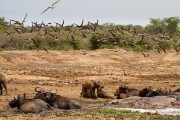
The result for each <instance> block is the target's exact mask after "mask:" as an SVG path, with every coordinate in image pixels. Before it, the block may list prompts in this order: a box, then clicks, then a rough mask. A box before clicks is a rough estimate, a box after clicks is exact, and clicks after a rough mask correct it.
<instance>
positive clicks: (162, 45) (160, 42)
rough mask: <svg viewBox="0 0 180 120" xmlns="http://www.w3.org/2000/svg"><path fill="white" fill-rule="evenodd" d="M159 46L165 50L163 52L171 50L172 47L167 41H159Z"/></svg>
mask: <svg viewBox="0 0 180 120" xmlns="http://www.w3.org/2000/svg"><path fill="white" fill-rule="evenodd" d="M158 45H159V47H160V48H161V49H163V50H166V49H170V48H171V45H170V43H169V42H167V41H162V40H161V41H158Z"/></svg>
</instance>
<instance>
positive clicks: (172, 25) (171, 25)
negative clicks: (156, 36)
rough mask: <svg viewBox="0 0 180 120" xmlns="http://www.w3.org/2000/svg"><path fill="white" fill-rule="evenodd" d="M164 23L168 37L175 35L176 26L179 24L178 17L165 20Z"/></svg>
mask: <svg viewBox="0 0 180 120" xmlns="http://www.w3.org/2000/svg"><path fill="white" fill-rule="evenodd" d="M164 21H165V24H166V31H167V32H168V33H169V34H170V35H173V34H175V33H176V32H177V30H178V25H179V23H180V19H179V17H170V18H165V19H164Z"/></svg>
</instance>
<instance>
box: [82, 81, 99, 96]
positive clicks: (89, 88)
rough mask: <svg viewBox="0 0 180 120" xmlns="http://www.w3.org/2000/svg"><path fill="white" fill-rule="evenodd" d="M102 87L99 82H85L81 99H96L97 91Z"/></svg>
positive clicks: (83, 82)
mask: <svg viewBox="0 0 180 120" xmlns="http://www.w3.org/2000/svg"><path fill="white" fill-rule="evenodd" d="M99 87H100V83H99V81H98V82H96V81H93V80H83V81H82V92H81V97H88V96H89V97H88V98H96V97H97V96H96V95H95V90H96V89H97V88H99Z"/></svg>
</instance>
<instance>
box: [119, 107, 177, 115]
mask: <svg viewBox="0 0 180 120" xmlns="http://www.w3.org/2000/svg"><path fill="white" fill-rule="evenodd" d="M117 109H118V110H131V111H132V112H140V113H146V112H150V113H158V114H160V115H173V116H177V115H180V109H177V108H164V109H134V108H117Z"/></svg>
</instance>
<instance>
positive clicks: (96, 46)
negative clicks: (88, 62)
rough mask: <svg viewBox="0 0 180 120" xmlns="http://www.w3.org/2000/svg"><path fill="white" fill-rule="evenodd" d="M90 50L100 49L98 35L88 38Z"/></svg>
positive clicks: (99, 37)
mask: <svg viewBox="0 0 180 120" xmlns="http://www.w3.org/2000/svg"><path fill="white" fill-rule="evenodd" d="M90 42H91V49H93V50H95V49H99V48H100V47H101V36H100V35H92V37H91V38H90Z"/></svg>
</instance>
